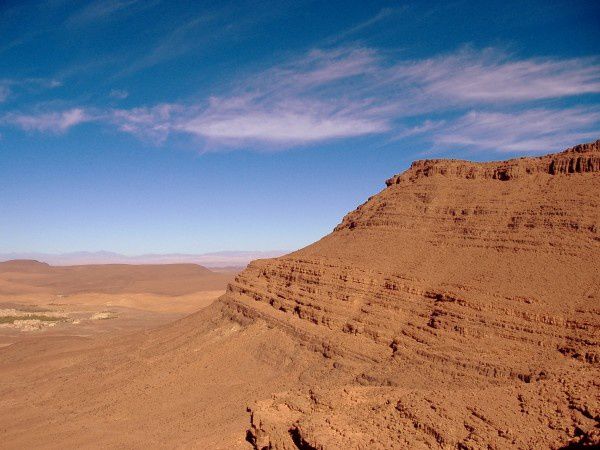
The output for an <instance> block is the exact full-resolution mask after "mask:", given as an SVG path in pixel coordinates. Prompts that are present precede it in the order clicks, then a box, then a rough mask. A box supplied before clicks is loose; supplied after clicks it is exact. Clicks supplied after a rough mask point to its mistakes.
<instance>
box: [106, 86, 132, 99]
mask: <svg viewBox="0 0 600 450" xmlns="http://www.w3.org/2000/svg"><path fill="white" fill-rule="evenodd" d="M108 95H109V97H111V98H116V99H117V100H124V99H126V98H127V97H129V92H127V91H126V90H124V89H113V90H112V91H110V93H109V94H108Z"/></svg>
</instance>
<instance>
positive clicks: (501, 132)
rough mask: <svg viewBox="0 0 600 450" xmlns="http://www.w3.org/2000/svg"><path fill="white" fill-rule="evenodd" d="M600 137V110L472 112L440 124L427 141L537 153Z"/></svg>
mask: <svg viewBox="0 0 600 450" xmlns="http://www.w3.org/2000/svg"><path fill="white" fill-rule="evenodd" d="M599 136H600V110H599V109H598V108H583V107H578V108H566V109H532V110H527V111H521V112H515V113H500V112H478V111H470V112H468V113H467V114H465V115H464V116H462V117H460V118H459V119H458V120H456V121H454V122H450V123H447V124H440V126H439V127H436V129H433V130H432V131H431V134H430V135H429V136H426V138H427V139H430V140H431V141H432V142H433V143H434V145H435V146H437V147H442V148H471V149H473V148H475V149H484V150H495V151H511V152H516V151H518V152H536V151H547V150H551V149H560V148H565V147H567V146H569V145H573V144H574V143H576V142H579V141H581V140H585V139H597V138H598V137H599Z"/></svg>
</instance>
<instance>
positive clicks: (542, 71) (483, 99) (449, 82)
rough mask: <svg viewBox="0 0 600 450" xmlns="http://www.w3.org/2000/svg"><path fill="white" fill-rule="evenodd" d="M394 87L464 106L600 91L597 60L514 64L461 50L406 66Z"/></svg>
mask: <svg viewBox="0 0 600 450" xmlns="http://www.w3.org/2000/svg"><path fill="white" fill-rule="evenodd" d="M392 73H393V76H392V77H390V79H391V80H393V82H394V83H401V84H404V85H406V87H407V88H410V87H412V88H415V89H418V90H419V91H420V92H421V95H423V96H424V97H428V100H431V99H436V98H437V99H439V100H448V99H450V100H454V101H456V102H462V103H471V104H472V103H498V102H523V101H531V100H540V99H549V98H559V97H568V96H574V95H582V94H590V93H598V92H600V62H599V60H598V59H597V58H579V59H563V60H553V59H542V58H531V59H523V60H513V59H511V58H510V57H509V55H506V54H504V53H502V52H498V51H496V50H493V49H486V50H484V51H481V52H475V51H473V50H461V51H459V52H457V53H454V54H450V55H443V56H437V57H434V58H430V59H426V60H421V61H413V62H408V63H400V64H398V65H396V66H395V67H394V68H393V69H392Z"/></svg>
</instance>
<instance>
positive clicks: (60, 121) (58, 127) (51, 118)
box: [1, 108, 93, 133]
mask: <svg viewBox="0 0 600 450" xmlns="http://www.w3.org/2000/svg"><path fill="white" fill-rule="evenodd" d="M90 120H93V117H92V116H91V115H89V114H88V113H87V112H86V111H85V110H84V109H81V108H72V109H68V110H65V111H61V112H46V113H40V114H14V113H9V114H6V115H4V116H3V117H2V119H1V121H2V122H4V123H9V124H12V125H15V126H17V127H19V128H21V129H23V130H26V131H39V132H51V133H64V132H65V131H67V130H68V129H69V128H71V127H73V126H75V125H78V124H80V123H83V122H89V121H90Z"/></svg>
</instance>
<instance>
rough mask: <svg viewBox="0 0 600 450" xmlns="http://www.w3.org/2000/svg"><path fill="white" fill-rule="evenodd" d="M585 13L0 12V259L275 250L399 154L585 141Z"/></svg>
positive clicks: (595, 111) (137, 3) (158, 5)
mask: <svg viewBox="0 0 600 450" xmlns="http://www.w3.org/2000/svg"><path fill="white" fill-rule="evenodd" d="M598 23H600V6H599V4H598V2H596V1H574V0H569V1H549V0H545V1H539V2H536V1H530V2H523V1H518V2H516V1H515V2H513V1H506V0H504V1H498V2H467V1H464V2H463V1H456V2H445V1H444V2H433V1H432V2H422V1H421V2H391V1H381V2H378V1H369V2H362V1H356V2H354V1H350V0H346V1H326V2H325V1H323V2H317V1H294V2H287V1H272V2H271V1H259V2H257V1H247V2H244V1H232V2H227V1H225V2H201V1H198V2H181V1H165V0H163V1H161V0H146V1H142V0H106V1H91V2H71V1H66V0H48V1H46V2H34V1H14V2H11V1H3V2H1V3H0V180H2V188H1V189H0V252H26V251H32V252H33V251H37V252H51V253H55V252H69V251H79V250H91V251H97V250H110V251H117V252H121V253H126V254H141V253H154V252H155V253H171V252H180V253H202V252H210V251H219V250H270V249H295V248H298V247H302V246H304V245H306V244H309V243H310V242H312V241H314V240H316V239H318V238H319V237H321V236H323V235H324V234H327V233H328V232H330V231H331V229H332V228H333V227H334V226H335V225H336V224H337V223H338V222H339V221H340V220H341V217H342V216H343V215H344V214H345V213H346V212H347V211H349V210H351V209H353V208H355V207H356V206H357V205H358V204H360V203H362V201H364V200H365V199H366V198H367V197H368V196H370V195H372V194H374V193H376V192H378V191H379V190H381V189H382V187H383V182H384V180H385V179H386V178H387V177H389V176H391V175H393V174H395V173H397V172H400V171H402V170H404V169H406V168H407V167H408V165H409V164H410V162H411V161H412V160H414V159H419V158H426V157H456V158H469V159H474V160H491V159H504V158H508V157H512V156H516V155H525V154H539V153H544V152H549V151H557V150H560V149H562V148H565V147H568V146H571V145H574V144H576V143H580V142H584V141H590V140H593V139H596V138H598V137H600V133H599V131H600V95H599V94H600V55H599V53H600V52H599V50H598V49H600V27H599V26H598Z"/></svg>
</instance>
